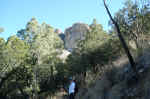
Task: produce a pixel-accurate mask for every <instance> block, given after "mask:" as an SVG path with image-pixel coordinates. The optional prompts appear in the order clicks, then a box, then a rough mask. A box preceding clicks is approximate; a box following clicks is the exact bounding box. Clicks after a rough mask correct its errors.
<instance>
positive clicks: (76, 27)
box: [65, 23, 89, 50]
mask: <svg viewBox="0 0 150 99" xmlns="http://www.w3.org/2000/svg"><path fill="white" fill-rule="evenodd" d="M88 31H89V26H88V25H87V24H84V23H75V24H73V25H72V27H69V28H67V29H66V30H65V48H66V49H68V50H73V49H74V48H76V46H77V40H83V39H85V35H86V33H87V32H88Z"/></svg>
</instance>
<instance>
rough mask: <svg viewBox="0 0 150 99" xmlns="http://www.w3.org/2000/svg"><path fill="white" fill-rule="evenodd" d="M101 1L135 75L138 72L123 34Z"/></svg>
mask: <svg viewBox="0 0 150 99" xmlns="http://www.w3.org/2000/svg"><path fill="white" fill-rule="evenodd" d="M103 3H104V6H105V9H106V11H107V13H108V15H109V18H110V19H111V21H112V22H113V24H114V25H115V27H116V30H117V33H118V37H119V40H120V42H121V44H122V46H123V48H124V50H125V52H126V55H127V56H128V59H129V62H130V64H131V67H132V69H133V71H134V72H135V73H136V75H137V74H138V73H137V70H136V65H135V62H134V60H133V57H132V55H131V53H130V51H129V48H128V47H127V44H126V42H125V40H124V38H123V36H122V35H121V32H120V28H119V25H118V23H117V22H116V21H115V20H114V19H113V18H112V16H111V13H110V11H109V9H108V7H107V5H106V3H105V0H103Z"/></svg>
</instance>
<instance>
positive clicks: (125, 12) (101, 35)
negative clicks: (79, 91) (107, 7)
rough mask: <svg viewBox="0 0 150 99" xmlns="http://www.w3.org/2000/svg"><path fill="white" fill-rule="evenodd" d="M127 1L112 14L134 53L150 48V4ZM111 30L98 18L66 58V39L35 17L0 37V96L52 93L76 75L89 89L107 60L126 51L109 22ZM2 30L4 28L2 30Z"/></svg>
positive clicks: (109, 62)
mask: <svg viewBox="0 0 150 99" xmlns="http://www.w3.org/2000/svg"><path fill="white" fill-rule="evenodd" d="M142 1H144V0H141V1H139V2H132V1H131V0H128V1H127V2H126V3H125V5H124V7H123V8H122V9H120V10H119V11H118V12H117V13H116V14H115V16H114V19H115V20H116V21H117V22H118V24H119V26H120V29H121V33H122V34H123V36H124V38H125V40H126V42H127V45H128V47H129V49H130V51H131V53H132V55H133V56H134V57H136V56H138V55H141V54H142V53H143V50H144V49H146V48H148V47H149V39H150V37H149V36H150V32H149V31H150V23H149V20H150V10H149V5H148V4H149V2H146V1H144V2H142ZM110 25H111V27H112V28H111V30H110V31H109V33H107V32H106V31H104V30H103V28H102V25H100V24H98V23H97V21H96V19H94V20H93V22H92V24H90V25H89V27H90V30H89V32H88V33H87V34H86V35H85V39H84V40H78V41H77V42H78V45H77V48H75V49H74V50H73V52H72V53H71V54H70V55H69V56H68V58H67V59H66V60H65V61H63V60H61V59H60V58H59V55H61V54H62V51H63V50H64V44H63V43H64V42H63V41H62V40H61V39H60V37H59V36H58V34H57V33H55V29H54V28H53V27H51V26H50V25H48V24H46V23H42V24H39V23H38V21H37V20H36V19H35V18H32V19H31V20H30V21H29V22H28V23H27V25H26V27H25V28H24V29H21V30H19V31H18V32H17V35H14V36H11V37H9V38H8V40H7V41H5V40H4V39H3V38H0V57H1V58H0V74H1V76H0V98H2V99H7V98H9V97H11V98H12V99H13V98H14V99H15V97H18V96H23V97H24V98H26V97H28V96H29V97H32V98H37V97H40V96H44V97H46V96H48V95H49V96H52V95H54V94H55V93H56V92H58V91H59V90H60V88H61V87H66V86H67V82H68V79H67V78H68V77H69V76H74V77H75V78H76V79H77V81H78V83H79V84H80V86H81V87H89V86H91V85H92V84H93V83H94V81H95V80H96V79H97V77H98V78H99V77H100V76H101V74H102V73H103V72H105V70H106V68H110V67H109V66H106V65H107V64H111V62H113V61H115V60H117V59H118V58H119V57H120V56H122V55H124V50H123V48H122V45H121V43H120V41H119V39H118V36H117V35H116V30H115V28H114V25H113V24H112V23H111V22H110ZM3 31H4V29H3V28H0V32H3Z"/></svg>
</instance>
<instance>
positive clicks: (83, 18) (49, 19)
mask: <svg viewBox="0 0 150 99" xmlns="http://www.w3.org/2000/svg"><path fill="white" fill-rule="evenodd" d="M124 1H125V0H108V2H107V4H108V5H109V8H110V10H111V11H112V14H114V13H115V12H116V11H118V10H119V9H120V8H122V6H123V2H124ZM0 12H1V15H0V27H3V28H4V29H5V31H4V33H2V34H0V37H3V38H5V39H7V38H8V37H9V36H11V35H14V34H16V32H17V31H18V30H20V29H22V28H25V26H26V24H27V22H28V21H29V20H30V19H31V18H32V17H35V18H36V19H37V20H38V22H39V23H42V22H46V23H47V24H50V25H51V26H52V27H54V28H59V29H61V30H62V31H64V30H65V28H67V27H70V26H71V25H72V24H74V23H76V22H83V23H87V24H91V23H92V20H93V18H96V19H97V21H98V23H100V24H102V25H103V27H104V29H105V30H108V20H109V17H108V15H107V13H106V11H105V9H104V6H103V3H102V0H0Z"/></svg>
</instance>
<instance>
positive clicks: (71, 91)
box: [69, 77, 76, 99]
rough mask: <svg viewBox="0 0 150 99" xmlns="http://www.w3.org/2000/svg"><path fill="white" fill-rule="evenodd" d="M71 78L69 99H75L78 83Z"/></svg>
mask: <svg viewBox="0 0 150 99" xmlns="http://www.w3.org/2000/svg"><path fill="white" fill-rule="evenodd" d="M69 80H70V85H69V99H74V97H75V86H76V83H75V82H74V80H73V78H72V77H70V78H69Z"/></svg>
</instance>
